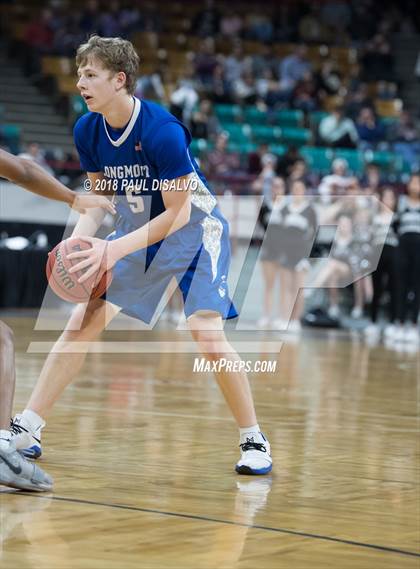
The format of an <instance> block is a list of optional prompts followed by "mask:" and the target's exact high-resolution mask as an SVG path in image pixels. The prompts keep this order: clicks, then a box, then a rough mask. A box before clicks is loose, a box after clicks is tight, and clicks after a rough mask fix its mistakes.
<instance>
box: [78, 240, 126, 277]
mask: <svg viewBox="0 0 420 569" xmlns="http://www.w3.org/2000/svg"><path fill="white" fill-rule="evenodd" d="M79 239H81V240H82V241H86V243H89V244H90V245H91V249H85V250H84V251H76V252H74V253H70V254H69V255H67V259H81V260H80V263H77V265H73V267H72V268H71V269H70V270H69V273H76V272H77V271H81V270H83V269H87V270H86V272H85V273H83V275H82V276H81V277H80V278H79V279H78V280H77V282H79V283H84V282H85V281H86V280H87V279H89V278H90V277H91V276H92V275H96V274H97V275H98V277H97V280H98V281H99V280H100V278H101V277H102V275H103V274H104V273H105V271H108V270H109V269H112V267H113V266H114V265H115V263H116V262H117V261H118V258H117V257H116V256H115V255H114V249H113V248H112V247H110V246H109V245H111V243H109V242H108V241H105V240H103V239H98V238H97V237H79Z"/></svg>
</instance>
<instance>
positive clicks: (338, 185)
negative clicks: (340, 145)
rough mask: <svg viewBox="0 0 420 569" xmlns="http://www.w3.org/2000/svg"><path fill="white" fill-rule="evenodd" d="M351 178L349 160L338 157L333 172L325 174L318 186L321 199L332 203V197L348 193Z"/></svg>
mask: <svg viewBox="0 0 420 569" xmlns="http://www.w3.org/2000/svg"><path fill="white" fill-rule="evenodd" d="M351 180H352V178H350V176H349V174H348V164H347V160H344V159H343V158H336V159H335V160H334V162H333V163H332V171H331V174H328V175H327V176H324V177H323V178H322V180H321V183H320V185H319V187H318V193H319V195H320V196H321V200H322V201H323V202H324V203H330V202H331V199H332V197H335V196H340V195H344V194H346V192H347V189H348V187H349V185H350V183H351Z"/></svg>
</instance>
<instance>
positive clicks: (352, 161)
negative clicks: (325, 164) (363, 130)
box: [334, 148, 365, 174]
mask: <svg viewBox="0 0 420 569" xmlns="http://www.w3.org/2000/svg"><path fill="white" fill-rule="evenodd" d="M334 158H344V160H347V163H348V165H349V169H350V170H351V171H352V172H353V174H362V173H363V168H364V165H365V161H364V156H363V152H361V151H360V150H352V149H351V148H337V149H336V150H335V151H334Z"/></svg>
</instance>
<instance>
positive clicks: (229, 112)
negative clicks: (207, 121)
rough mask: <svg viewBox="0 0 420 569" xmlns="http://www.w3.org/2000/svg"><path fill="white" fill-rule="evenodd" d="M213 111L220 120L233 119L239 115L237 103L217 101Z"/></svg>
mask: <svg viewBox="0 0 420 569" xmlns="http://www.w3.org/2000/svg"><path fill="white" fill-rule="evenodd" d="M214 112H215V114H216V116H217V118H218V119H219V120H220V121H221V122H229V121H235V120H237V119H239V118H240V116H241V108H240V107H239V105H228V104H222V103H219V104H218V105H214Z"/></svg>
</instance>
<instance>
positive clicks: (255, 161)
mask: <svg viewBox="0 0 420 569" xmlns="http://www.w3.org/2000/svg"><path fill="white" fill-rule="evenodd" d="M265 154H268V144H266V143H265V142H264V143H262V144H260V145H259V146H258V148H257V150H256V151H255V152H250V153H249V154H248V173H249V174H258V173H259V172H260V171H261V169H262V158H263V156H264V155H265Z"/></svg>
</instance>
